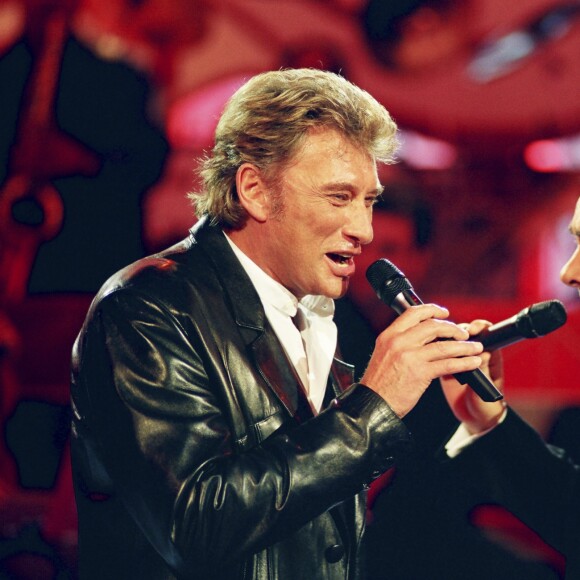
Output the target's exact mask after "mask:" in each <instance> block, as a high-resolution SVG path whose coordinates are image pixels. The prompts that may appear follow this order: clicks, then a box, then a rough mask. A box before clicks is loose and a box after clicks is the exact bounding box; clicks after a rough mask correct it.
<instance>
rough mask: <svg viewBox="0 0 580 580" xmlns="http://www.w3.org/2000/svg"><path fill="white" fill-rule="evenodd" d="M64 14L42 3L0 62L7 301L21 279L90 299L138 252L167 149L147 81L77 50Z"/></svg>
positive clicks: (21, 287)
mask: <svg viewBox="0 0 580 580" xmlns="http://www.w3.org/2000/svg"><path fill="white" fill-rule="evenodd" d="M51 4H52V6H51ZM69 17H70V14H68V13H67V12H66V11H65V10H62V9H61V8H59V3H58V2H53V3H50V2H45V3H44V4H43V5H42V10H40V9H39V12H33V11H31V12H30V13H29V18H28V20H27V28H26V30H25V32H24V35H23V36H22V38H20V39H19V41H18V42H17V43H16V44H15V45H14V46H13V47H12V48H11V49H10V50H8V51H7V52H6V53H5V54H4V56H3V57H2V59H0V98H1V100H2V102H3V107H4V109H3V115H4V120H5V122H4V123H3V124H2V130H1V131H0V161H3V162H2V163H0V167H1V169H0V183H1V188H2V200H1V203H0V221H1V222H2V224H1V229H2V231H3V234H2V235H1V237H2V238H4V239H3V241H4V244H3V248H2V255H1V256H0V258H1V261H2V264H3V266H4V267H3V271H2V276H3V278H2V280H3V287H4V286H5V287H6V291H5V293H8V294H9V295H10V296H13V297H14V299H17V297H18V296H20V297H22V295H23V293H25V291H26V284H27V282H28V276H27V274H28V273H29V272H31V276H30V281H29V290H30V291H31V292H52V291H87V292H92V291H95V290H96V289H97V288H98V287H99V286H100V284H101V283H102V282H103V281H104V280H105V279H106V277H107V276H108V275H109V274H110V273H112V272H113V271H115V270H117V269H118V268H119V267H120V266H122V265H124V264H126V263H128V262H130V261H132V260H134V259H137V258H138V257H140V256H141V255H142V253H143V247H142V243H141V224H140V202H141V196H142V195H143V193H144V192H145V191H146V190H147V189H148V188H149V187H150V186H151V185H152V184H153V183H154V182H155V181H156V179H157V178H158V176H159V174H160V171H161V167H162V164H163V161H164V157H165V152H166V144H165V140H164V138H163V136H162V133H161V131H160V130H159V129H158V128H157V127H156V126H155V125H154V124H153V122H152V121H151V120H150V118H149V111H148V107H149V106H150V102H149V85H148V82H147V80H146V79H145V77H143V76H142V75H140V74H139V73H137V72H136V71H135V70H133V69H132V68H130V67H129V66H127V65H125V64H122V63H120V62H110V61H104V60H102V59H101V58H99V57H98V56H96V55H95V54H93V53H92V52H91V51H90V50H89V49H87V48H86V47H84V46H83V45H82V44H81V43H79V42H78V41H77V40H76V39H75V38H74V37H73V36H72V34H71V32H70V30H69V28H68V19H69ZM43 19H44V20H43ZM42 24H44V26H42ZM37 250H38V253H37ZM27 268H28V271H27ZM12 269H14V272H12ZM7 280H10V283H9V284H8V283H7Z"/></svg>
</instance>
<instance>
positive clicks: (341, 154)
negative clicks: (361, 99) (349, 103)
mask: <svg viewBox="0 0 580 580" xmlns="http://www.w3.org/2000/svg"><path fill="white" fill-rule="evenodd" d="M277 189H278V190H279V191H280V194H281V202H282V207H281V210H280V211H279V212H276V213H274V214H273V215H272V216H270V217H269V219H268V220H267V221H266V222H265V223H264V224H263V227H265V228H267V230H266V234H267V235H266V236H265V237H264V240H265V241H264V244H265V245H266V247H264V248H263V249H262V251H261V258H262V259H261V260H260V262H261V263H260V266H261V267H262V268H263V269H264V270H266V272H268V273H269V274H270V275H271V276H272V277H273V278H274V279H275V280H278V281H279V282H280V283H281V284H282V285H283V286H285V287H286V288H287V289H288V290H290V291H291V292H292V293H293V294H294V295H295V296H296V297H297V298H301V297H302V296H305V295H306V294H322V295H324V296H328V297H330V298H339V297H340V296H342V295H344V293H345V292H346V289H347V287H348V281H349V278H350V277H351V276H352V275H353V274H354V271H355V257H356V256H358V255H359V254H360V253H361V248H362V246H363V245H364V244H368V243H369V242H370V241H371V240H372V237H373V234H372V226H371V218H372V205H373V202H374V200H375V198H376V196H377V195H378V194H379V193H380V190H381V186H380V183H379V180H378V176H377V170H376V164H375V161H374V159H372V158H371V157H370V156H369V155H368V154H367V153H366V152H365V151H362V150H361V149H359V148H358V147H357V146H355V145H354V144H353V143H351V142H349V141H348V140H347V139H345V138H344V137H343V136H341V135H340V134H339V133H337V132H335V131H333V130H328V129H325V130H321V131H317V132H314V133H311V134H310V135H308V137H307V138H306V141H305V144H304V146H303V147H302V148H301V149H300V150H299V151H298V153H297V154H296V155H295V156H294V158H293V160H292V161H291V162H290V163H289V165H288V166H287V167H286V168H284V170H283V171H282V175H281V179H280V183H279V184H278V186H277Z"/></svg>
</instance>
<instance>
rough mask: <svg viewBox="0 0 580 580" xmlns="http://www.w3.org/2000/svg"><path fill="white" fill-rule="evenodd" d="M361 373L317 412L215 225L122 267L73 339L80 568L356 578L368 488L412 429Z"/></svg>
mask: <svg viewBox="0 0 580 580" xmlns="http://www.w3.org/2000/svg"><path fill="white" fill-rule="evenodd" d="M351 371H352V368H351V367H350V366H349V365H346V364H345V363H342V362H340V361H339V360H338V359H336V360H335V362H334V364H333V369H332V372H331V378H330V380H329V393H330V394H331V396H330V397H329V399H328V400H329V403H328V405H327V407H326V408H325V410H324V411H323V412H322V413H320V414H319V415H318V416H316V417H314V416H313V415H312V413H311V411H310V408H309V407H308V405H307V404H306V405H305V404H304V397H303V396H302V394H301V393H302V390H301V387H300V383H299V379H298V378H297V376H296V373H295V371H294V369H293V367H292V365H291V364H290V363H289V361H288V359H287V357H286V355H285V353H284V350H283V348H282V346H281V344H280V342H279V340H278V339H277V337H276V335H275V334H274V332H273V330H272V328H271V327H270V325H269V324H268V321H267V319H266V317H265V314H264V310H263V308H262V306H261V303H260V300H259V298H258V296H257V294H256V292H255V289H254V287H253V285H252V283H251V281H250V280H249V278H248V277H247V275H246V274H245V272H244V270H243V269H242V268H241V266H240V264H239V262H238V261H237V259H236V257H235V256H234V254H233V252H232V250H231V248H230V247H229V245H228V243H227V240H226V239H225V237H224V235H223V232H222V231H221V230H220V229H219V228H218V227H216V226H214V225H212V224H210V223H209V222H208V221H207V220H206V219H202V220H200V222H198V223H197V224H196V226H195V228H193V229H192V231H191V234H190V236H189V237H188V238H187V239H186V240H184V241H183V242H181V243H179V244H177V245H176V246H174V247H173V248H170V249H169V250H166V251H165V252H163V253H161V254H158V255H155V256H152V257H149V258H144V259H143V260H140V261H138V262H136V263H135V264H133V265H131V266H128V267H127V268H125V269H124V270H122V271H120V272H119V273H117V274H116V275H114V276H113V277H112V278H111V279H110V280H109V281H108V282H107V283H106V284H105V285H104V286H103V288H102V289H101V291H100V292H99V294H98V295H97V296H96V297H95V300H94V301H93V304H92V305H91V308H90V310H89V313H88V315H87V319H86V321H85V324H84V326H83V328H82V330H81V333H80V334H79V337H78V339H77V341H76V343H75V346H74V349H73V373H72V375H73V378H72V385H71V398H72V405H73V431H72V443H71V449H72V458H73V477H74V483H75V494H76V500H77V507H78V513H79V560H80V577H81V579H85V578H95V579H97V578H98V579H107V580H108V579H116V578H119V579H122V580H127V579H131V578H139V579H140V580H144V579H147V580H149V579H162V578H163V579H174V578H180V579H182V578H183V579H186V578H187V579H189V578H201V579H206V578H219V579H220V580H223V579H229V578H232V579H260V580H262V579H277V580H278V579H284V580H297V579H306V578H307V579H309V580H310V579H318V578H320V579H339V578H340V579H355V578H360V577H361V572H360V569H361V562H360V559H361V558H360V549H361V538H362V535H363V529H364V500H365V489H366V487H367V485H368V483H369V482H371V481H372V480H373V479H374V478H376V477H378V476H379V475H380V474H381V473H382V472H384V471H385V470H386V469H388V468H389V467H390V466H391V465H393V463H394V462H395V460H396V458H397V456H399V455H401V454H404V453H406V452H407V447H408V445H409V440H410V435H409V433H408V431H407V429H406V428H405V426H404V425H403V423H402V422H401V421H400V420H399V419H398V418H397V417H396V415H395V414H394V413H393V412H392V411H391V409H390V408H389V406H388V405H387V404H386V403H385V402H384V401H383V399H381V398H380V397H379V396H377V395H376V394H375V393H373V392H372V391H371V390H370V389H368V388H367V387H365V386H364V385H360V384H351V383H352V372H351Z"/></svg>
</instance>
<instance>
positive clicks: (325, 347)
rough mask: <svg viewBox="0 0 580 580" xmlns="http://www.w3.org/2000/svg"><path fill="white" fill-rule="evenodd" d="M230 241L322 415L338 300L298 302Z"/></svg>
mask: <svg viewBox="0 0 580 580" xmlns="http://www.w3.org/2000/svg"><path fill="white" fill-rule="evenodd" d="M224 235H225V234H224ZM226 239H227V240H228V242H229V243H230V246H231V248H232V250H233V251H234V253H235V255H236V257H237V258H238V260H239V261H240V263H241V265H242V267H243V268H244V270H245V271H246V273H247V274H248V276H249V277H250V280H251V281H252V283H253V284H254V287H255V288H256V292H257V293H258V296H259V297H260V300H261V302H262V305H263V306H264V310H265V312H266V317H267V318H268V321H269V322H270V324H271V325H272V328H273V329H274V332H275V333H276V335H277V336H278V338H279V340H280V342H281V343H282V346H283V347H284V350H285V351H286V354H287V355H288V358H289V359H290V361H291V362H292V364H293V365H294V368H295V369H296V372H297V374H298V376H299V377H300V380H301V382H302V386H303V388H304V392H305V394H306V397H307V399H308V401H309V403H310V406H311V407H312V410H313V412H314V413H315V414H316V413H318V412H319V411H320V409H321V407H322V402H323V400H324V395H325V393H326V386H327V382H328V375H329V373H330V367H331V364H332V360H333V358H334V354H335V351H336V343H337V329H336V324H335V323H334V321H333V319H332V318H333V316H334V301H333V300H332V299H330V298H327V297H326V296H314V295H308V296H304V298H302V299H301V300H300V301H298V300H297V298H296V297H295V296H294V295H293V294H292V293H291V292H290V291H289V290H288V289H286V288H285V287H284V286H282V284H280V283H279V282H277V281H276V280H274V279H273V278H272V277H271V276H269V275H268V274H266V272H264V270H262V269H261V268H260V267H259V266H258V265H257V264H256V263H255V262H253V261H252V260H251V259H250V258H249V257H248V256H246V254H244V252H242V250H240V248H238V247H237V246H236V245H235V244H234V242H232V240H231V239H230V238H229V237H228V236H227V235H226ZM298 328H300V330H299V329H298Z"/></svg>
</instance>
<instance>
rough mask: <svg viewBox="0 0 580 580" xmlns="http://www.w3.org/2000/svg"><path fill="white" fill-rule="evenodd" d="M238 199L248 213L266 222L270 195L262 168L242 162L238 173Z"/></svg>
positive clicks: (257, 219) (259, 220)
mask: <svg viewBox="0 0 580 580" xmlns="http://www.w3.org/2000/svg"><path fill="white" fill-rule="evenodd" d="M236 188H237V192H238V199H239V202H240V204H241V205H242V207H243V208H244V209H245V210H246V211H247V212H248V214H249V215H250V216H251V217H252V218H254V219H255V220H256V221H258V222H265V221H266V220H267V219H268V216H269V214H270V196H269V195H268V188H267V187H266V184H265V182H264V180H263V178H262V175H261V173H260V170H259V169H258V168H257V167H256V166H255V165H252V164H251V163H244V164H242V165H241V166H240V167H239V168H238V171H237V173H236Z"/></svg>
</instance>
